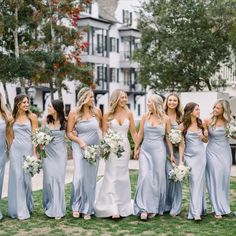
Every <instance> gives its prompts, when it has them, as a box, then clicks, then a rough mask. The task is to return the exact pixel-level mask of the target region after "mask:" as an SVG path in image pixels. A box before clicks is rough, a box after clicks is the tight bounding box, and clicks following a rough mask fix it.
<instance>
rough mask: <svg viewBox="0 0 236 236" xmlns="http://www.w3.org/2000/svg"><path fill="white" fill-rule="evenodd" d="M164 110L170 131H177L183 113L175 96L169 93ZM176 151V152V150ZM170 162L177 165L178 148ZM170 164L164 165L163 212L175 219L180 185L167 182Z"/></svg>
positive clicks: (180, 196) (178, 212)
mask: <svg viewBox="0 0 236 236" xmlns="http://www.w3.org/2000/svg"><path fill="white" fill-rule="evenodd" d="M164 110H165V113H166V115H168V117H169V118H170V121H171V129H178V128H179V124H180V123H181V122H182V118H183V111H182V106H181V103H180V99H179V97H178V95H177V94H174V93H171V94H169V95H168V97H167V98H166V100H165V104H164ZM176 149H177V150H176ZM171 162H173V163H175V164H177V165H178V164H179V154H178V147H177V148H174V159H173V160H171ZM171 162H169V161H167V163H166V206H165V212H170V215H171V216H173V217H175V216H177V215H179V214H180V212H181V207H182V184H181V182H173V181H171V180H169V177H168V176H169V172H170V170H171V169H172V165H171Z"/></svg>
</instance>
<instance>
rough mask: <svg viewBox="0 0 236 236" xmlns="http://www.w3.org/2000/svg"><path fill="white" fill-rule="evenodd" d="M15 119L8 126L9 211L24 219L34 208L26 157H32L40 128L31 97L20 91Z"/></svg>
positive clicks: (11, 215) (16, 98)
mask: <svg viewBox="0 0 236 236" xmlns="http://www.w3.org/2000/svg"><path fill="white" fill-rule="evenodd" d="M12 116H13V119H12V121H11V122H10V124H9V126H8V132H9V137H8V138H9V139H8V140H9V141H8V142H9V144H10V169H9V182H8V213H9V216H10V217H12V218H17V219H19V220H25V219H28V218H29V217H30V213H32V211H33V206H34V203H33V193H32V184H31V176H30V175H28V174H25V172H24V170H23V162H24V156H28V155H30V156H32V155H33V153H34V149H33V145H32V138H31V135H32V133H34V132H35V129H36V128H37V127H38V121H37V117H36V115H35V114H33V113H31V112H30V111H29V98H28V96H27V95H25V94H19V95H17V96H16V97H15V99H14V108H13V112H12Z"/></svg>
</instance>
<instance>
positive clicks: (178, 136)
mask: <svg viewBox="0 0 236 236" xmlns="http://www.w3.org/2000/svg"><path fill="white" fill-rule="evenodd" d="M169 139H170V142H171V143H172V144H174V145H177V144H179V143H180V142H181V140H182V133H181V131H180V130H179V129H171V130H170V133H169Z"/></svg>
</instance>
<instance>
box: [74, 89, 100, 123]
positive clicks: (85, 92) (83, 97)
mask: <svg viewBox="0 0 236 236" xmlns="http://www.w3.org/2000/svg"><path fill="white" fill-rule="evenodd" d="M91 93H93V91H92V90H91V89H90V88H89V87H84V88H82V89H81V90H80V91H79V93H78V95H77V99H78V102H77V105H76V117H75V120H76V122H80V121H81V120H82V117H83V107H84V105H85V104H86V103H87V102H88V99H89V95H90V94H91ZM89 110H90V113H91V115H92V116H96V111H95V104H93V105H92V106H90V107H89Z"/></svg>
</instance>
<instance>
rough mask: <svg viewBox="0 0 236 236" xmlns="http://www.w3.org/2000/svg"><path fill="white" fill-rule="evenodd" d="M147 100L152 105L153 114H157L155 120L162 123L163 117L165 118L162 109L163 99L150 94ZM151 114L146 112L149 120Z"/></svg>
mask: <svg viewBox="0 0 236 236" xmlns="http://www.w3.org/2000/svg"><path fill="white" fill-rule="evenodd" d="M149 99H150V100H151V101H152V105H153V110H154V112H153V113H155V114H157V118H158V119H160V120H161V122H163V120H164V116H165V111H164V108H163V99H162V97H161V96H159V95H156V94H152V95H151V96H150V97H149ZM153 113H152V112H148V119H149V118H150V116H151V115H152V114H153Z"/></svg>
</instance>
